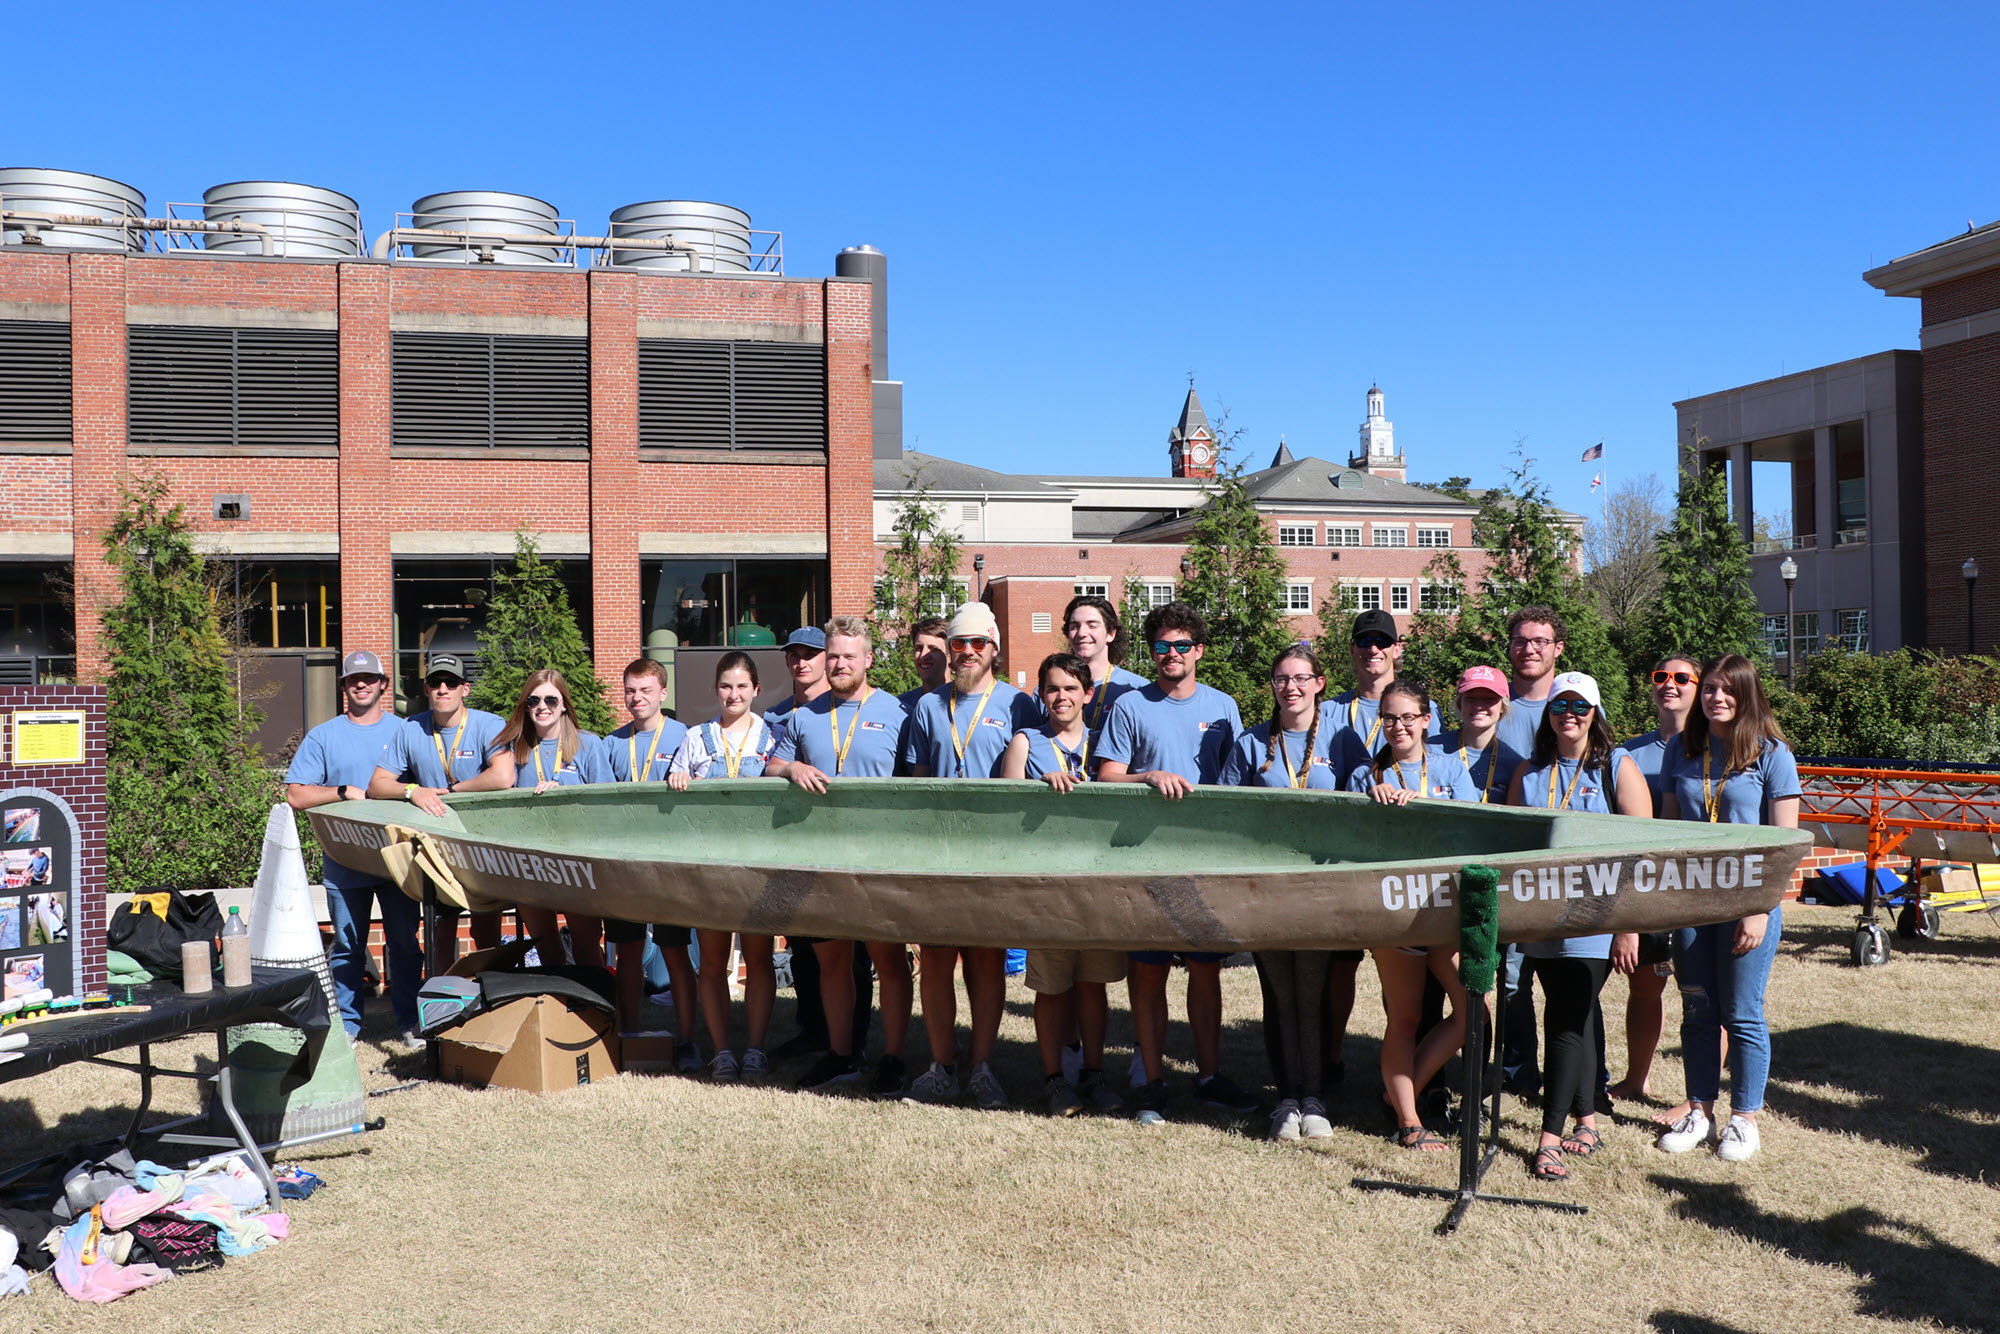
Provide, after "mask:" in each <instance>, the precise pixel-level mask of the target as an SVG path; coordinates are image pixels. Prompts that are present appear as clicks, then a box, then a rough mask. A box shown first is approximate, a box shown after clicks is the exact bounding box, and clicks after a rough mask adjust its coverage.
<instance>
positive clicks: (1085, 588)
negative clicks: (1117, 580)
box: [1072, 584, 1111, 598]
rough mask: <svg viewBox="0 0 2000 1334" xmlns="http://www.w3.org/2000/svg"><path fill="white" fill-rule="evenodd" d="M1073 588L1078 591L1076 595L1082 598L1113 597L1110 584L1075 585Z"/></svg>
mask: <svg viewBox="0 0 2000 1334" xmlns="http://www.w3.org/2000/svg"><path fill="white" fill-rule="evenodd" d="M1072 587H1074V588H1075V589H1076V595H1077V596H1078V597H1080V598H1108V597H1110V596H1111V585H1110V584H1075V585H1072Z"/></svg>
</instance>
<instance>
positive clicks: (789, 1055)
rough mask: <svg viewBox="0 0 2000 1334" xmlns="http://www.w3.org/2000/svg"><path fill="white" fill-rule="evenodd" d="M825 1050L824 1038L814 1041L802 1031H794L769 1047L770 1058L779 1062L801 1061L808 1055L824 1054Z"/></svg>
mask: <svg viewBox="0 0 2000 1334" xmlns="http://www.w3.org/2000/svg"><path fill="white" fill-rule="evenodd" d="M827 1050H828V1048H827V1045H826V1042H825V1041H824V1040H820V1041H814V1040H813V1039H812V1038H809V1037H807V1036H806V1035H805V1034H803V1033H794V1034H792V1036H790V1037H788V1038H786V1039H785V1040H784V1041H783V1042H780V1043H779V1044H778V1045H777V1046H775V1047H773V1048H771V1059H772V1060H773V1061H776V1062H779V1063H781V1064H782V1063H783V1062H785V1061H801V1060H804V1059H805V1058H806V1057H808V1056H824V1055H826V1053H827Z"/></svg>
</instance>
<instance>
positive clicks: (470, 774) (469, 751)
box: [382, 709, 507, 787]
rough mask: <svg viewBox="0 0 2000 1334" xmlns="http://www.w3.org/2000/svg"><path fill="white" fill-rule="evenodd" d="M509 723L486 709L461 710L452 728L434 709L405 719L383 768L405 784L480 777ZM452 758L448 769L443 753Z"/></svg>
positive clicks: (440, 784)
mask: <svg viewBox="0 0 2000 1334" xmlns="http://www.w3.org/2000/svg"><path fill="white" fill-rule="evenodd" d="M506 726H507V720H506V719H504V718H502V717H500V715H498V714H495V713H488V712H486V710H484V709H460V710H459V716H458V717H457V718H454V719H453V720H452V723H451V725H450V726H449V727H444V728H440V727H439V726H438V725H437V719H436V717H435V716H434V715H433V714H432V712H431V710H429V709H425V710H424V711H423V712H422V713H419V714H413V715H411V716H410V717H408V718H405V719H404V720H403V726H402V730H401V731H399V732H398V733H397V734H396V739H395V740H394V741H392V742H390V743H389V750H388V753H387V754H386V755H385V756H384V757H383V760H382V767H383V768H384V769H387V770H388V771H389V772H390V773H392V774H395V775H396V777H397V778H398V779H400V780H401V781H403V782H405V783H420V784H422V785H423V786H425V787H444V786H446V785H447V784H448V783H463V782H465V781H467V780H468V779H472V778H477V777H479V775H480V773H481V771H482V770H484V769H485V768H486V766H487V764H488V762H489V761H491V759H492V758H493V740H494V738H495V737H497V736H499V735H500V732H501V729H503V728H505V727H506ZM444 754H449V755H450V757H451V770H450V772H449V773H447V772H446V771H445V762H444V759H443V758H442V756H443V755H444Z"/></svg>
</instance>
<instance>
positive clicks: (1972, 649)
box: [1958, 556, 1979, 657]
mask: <svg viewBox="0 0 2000 1334" xmlns="http://www.w3.org/2000/svg"><path fill="white" fill-rule="evenodd" d="M1958 572H1959V573H1960V574H1962V575H1964V576H1965V652H1966V655H1967V656H1968V657H1969V656H1971V655H1972V654H1973V653H1976V652H1978V649H1977V647H1976V646H1977V644H1978V642H1979V641H1978V640H1977V639H1975V638H1974V637H1973V634H1972V586H1973V585H1974V584H1976V583H1978V582H1979V562H1978V561H1977V560H1976V559H1974V558H1973V557H1971V556H1967V557H1966V558H1965V564H1963V565H1961V566H1959V567H1958Z"/></svg>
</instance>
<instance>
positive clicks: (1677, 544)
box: [1632, 468, 1766, 672]
mask: <svg viewBox="0 0 2000 1334" xmlns="http://www.w3.org/2000/svg"><path fill="white" fill-rule="evenodd" d="M1659 547H1660V591H1659V597H1658V600H1657V601H1656V602H1655V603H1654V605H1653V608H1652V610H1651V611H1650V613H1649V614H1647V615H1646V616H1644V617H1642V618H1641V619H1640V624H1642V625H1644V626H1646V627H1647V629H1648V632H1649V633H1648V634H1647V635H1646V636H1645V637H1644V638H1645V644H1644V647H1645V649H1646V652H1645V653H1644V654H1643V658H1644V661H1643V662H1640V661H1635V662H1634V663H1633V664H1632V667H1633V670H1634V671H1635V672H1637V671H1644V670H1646V669H1647V668H1649V667H1651V666H1652V664H1653V662H1654V661H1656V660H1657V659H1658V657H1659V656H1660V655H1661V654H1663V653H1694V654H1697V655H1699V656H1700V657H1701V658H1702V659H1703V660H1707V659H1710V658H1714V657H1718V656H1720V655H1721V654H1724V653H1741V654H1743V655H1744V656H1745V657H1748V658H1751V659H1753V660H1755V659H1761V658H1763V657H1764V656H1766V655H1765V646H1764V637H1763V616H1762V613H1761V612H1759V611H1758V609H1757V599H1756V598H1755V597H1754V596H1752V595H1751V592H1750V544H1749V543H1748V542H1746V541H1745V540H1744V538H1743V532H1742V530H1741V529H1740V528H1738V527H1737V526H1736V522H1735V520H1734V519H1732V518H1731V517H1730V514H1729V478H1728V474H1727V473H1725V472H1724V471H1723V470H1722V469H1721V468H1705V469H1701V470H1699V471H1696V472H1691V473H1690V472H1683V473H1682V474H1681V488H1680V497H1679V501H1678V503H1677V504H1676V505H1675V506H1674V515H1673V521H1672V522H1671V523H1670V524H1668V526H1667V528H1666V531H1665V532H1663V533H1661V534H1660V542H1659Z"/></svg>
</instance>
